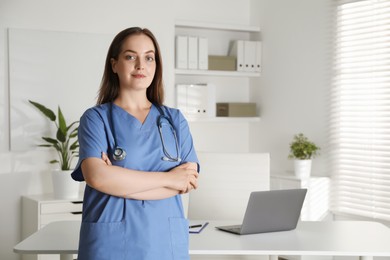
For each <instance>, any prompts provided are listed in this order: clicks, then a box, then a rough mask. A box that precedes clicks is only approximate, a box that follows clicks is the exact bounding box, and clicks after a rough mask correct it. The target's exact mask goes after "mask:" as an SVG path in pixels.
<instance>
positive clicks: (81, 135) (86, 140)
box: [72, 109, 108, 181]
mask: <svg viewBox="0 0 390 260" xmlns="http://www.w3.org/2000/svg"><path fill="white" fill-rule="evenodd" d="M78 139H79V145H80V147H79V161H78V163H77V166H76V168H75V170H74V171H73V173H72V178H73V179H74V180H76V181H84V177H83V174H82V171H81V163H82V161H83V160H85V159H86V158H90V157H96V158H101V153H102V152H103V151H107V147H108V144H107V138H106V133H105V127H104V121H103V118H102V116H101V114H99V112H98V111H97V109H89V110H87V111H86V112H85V113H84V114H83V116H82V117H81V119H80V125H79V130H78Z"/></svg>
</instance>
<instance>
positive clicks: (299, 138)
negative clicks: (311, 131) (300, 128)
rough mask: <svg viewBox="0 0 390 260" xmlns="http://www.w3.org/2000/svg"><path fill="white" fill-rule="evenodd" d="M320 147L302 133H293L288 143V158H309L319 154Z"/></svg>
mask: <svg viewBox="0 0 390 260" xmlns="http://www.w3.org/2000/svg"><path fill="white" fill-rule="evenodd" d="M319 150H320V147H318V146H317V145H316V144H315V143H313V142H311V141H309V139H308V138H307V137H306V136H305V135H304V134H302V133H299V134H297V135H294V139H293V141H292V142H291V143H290V154H289V156H288V158H290V159H298V160H310V159H312V158H314V157H315V156H317V155H318V154H319Z"/></svg>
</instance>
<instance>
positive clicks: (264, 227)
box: [216, 189, 307, 235]
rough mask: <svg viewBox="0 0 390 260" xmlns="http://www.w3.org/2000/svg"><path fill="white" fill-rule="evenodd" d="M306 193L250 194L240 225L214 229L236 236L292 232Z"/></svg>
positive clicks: (303, 191) (289, 190)
mask: <svg viewBox="0 0 390 260" xmlns="http://www.w3.org/2000/svg"><path fill="white" fill-rule="evenodd" d="M306 192H307V189H288V190H271V191H255V192H251V194H250V197H249V201H248V205H247V208H246V211H245V215H244V220H243V221H242V224H241V225H232V226H219V227H216V228H217V229H219V230H222V231H226V232H230V233H234V234H238V235H246V234H256V233H265V232H276V231H287V230H293V229H295V228H296V226H297V224H298V220H299V216H300V214H301V210H302V206H303V202H304V200H305V196H306Z"/></svg>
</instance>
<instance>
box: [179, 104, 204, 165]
mask: <svg viewBox="0 0 390 260" xmlns="http://www.w3.org/2000/svg"><path fill="white" fill-rule="evenodd" d="M179 121H180V145H181V159H182V162H195V163H197V164H198V172H199V171H200V166H199V160H198V156H197V155H196V151H195V147H194V143H193V140H192V135H191V132H190V127H189V126H188V122H187V120H186V119H185V117H184V116H183V114H182V113H181V112H180V111H179Z"/></svg>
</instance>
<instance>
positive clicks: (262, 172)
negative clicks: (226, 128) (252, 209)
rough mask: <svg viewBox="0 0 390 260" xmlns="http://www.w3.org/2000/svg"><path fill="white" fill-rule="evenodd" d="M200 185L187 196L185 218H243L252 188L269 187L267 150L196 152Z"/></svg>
mask: <svg viewBox="0 0 390 260" xmlns="http://www.w3.org/2000/svg"><path fill="white" fill-rule="evenodd" d="M198 158H199V161H200V177H199V188H198V189H197V190H195V191H192V192H191V193H190V195H189V205H188V217H189V218H190V219H204V220H240V221H242V219H243V217H244V213H245V209H246V206H247V203H248V199H249V195H250V193H251V192H252V191H261V190H269V187H270V184H269V183H270V156H269V154H268V153H206V152H198Z"/></svg>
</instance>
